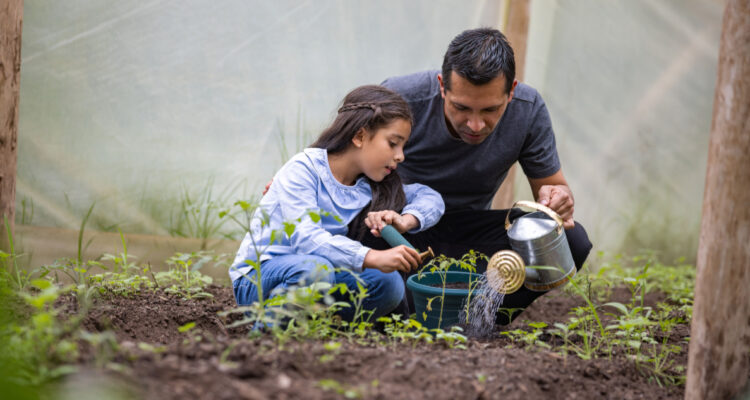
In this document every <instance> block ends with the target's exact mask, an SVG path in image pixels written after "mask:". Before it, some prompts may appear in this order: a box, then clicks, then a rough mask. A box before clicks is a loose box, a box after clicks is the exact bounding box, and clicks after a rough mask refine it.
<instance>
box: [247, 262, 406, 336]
mask: <svg viewBox="0 0 750 400" xmlns="http://www.w3.org/2000/svg"><path fill="white" fill-rule="evenodd" d="M260 271H261V284H262V286H263V297H264V299H268V298H269V297H272V296H274V295H276V294H281V293H283V292H285V291H286V290H287V289H289V288H291V287H295V286H306V285H310V284H312V283H314V282H328V283H330V284H331V285H335V284H338V283H344V284H346V286H347V287H348V288H349V290H350V291H351V292H353V293H357V292H358V291H359V289H358V287H357V279H355V278H354V276H352V274H356V275H357V276H358V277H359V278H360V280H362V281H363V282H364V283H363V286H364V287H365V288H366V289H367V294H368V296H367V297H366V298H365V299H364V301H363V302H362V308H363V309H365V310H371V311H373V314H372V316H371V317H370V321H375V320H376V319H377V318H379V317H382V316H384V315H388V314H389V313H390V312H391V311H393V310H394V309H395V308H396V307H397V306H398V305H399V304H400V303H401V300H402V299H403V298H404V292H405V290H404V280H403V278H401V275H400V274H399V273H398V272H396V271H394V272H391V273H387V274H386V273H383V272H381V271H379V270H376V269H365V270H364V271H362V272H360V273H356V272H351V271H340V272H336V271H334V267H333V266H332V265H331V262H330V261H328V260H327V259H325V258H323V257H319V256H315V255H301V254H290V255H284V256H276V257H274V258H272V259H270V260H267V261H264V262H263V263H262V264H261V266H260ZM248 277H249V278H253V279H255V271H254V270H253V271H251V272H250V273H248ZM233 286H234V298H235V300H236V301H237V304H238V305H240V306H247V305H251V304H253V303H255V302H257V301H258V290H257V288H256V286H255V284H253V283H252V282H251V281H250V280H248V278H246V277H244V276H242V277H240V278H238V279H236V280H235V281H234V283H233ZM336 300H338V301H347V302H349V297H348V296H347V295H344V296H343V297H342V296H337V299H336ZM338 314H339V315H340V316H341V318H342V319H344V320H347V321H351V320H352V319H353V318H354V308H353V307H345V308H343V309H342V310H341V311H339V313H338Z"/></svg>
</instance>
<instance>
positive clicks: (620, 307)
mask: <svg viewBox="0 0 750 400" xmlns="http://www.w3.org/2000/svg"><path fill="white" fill-rule="evenodd" d="M603 306H610V307H614V308H616V309H617V311H620V312H621V313H622V314H623V315H627V314H628V308H627V307H625V306H624V305H623V304H622V303H617V302H610V303H605V304H603V305H602V307H603Z"/></svg>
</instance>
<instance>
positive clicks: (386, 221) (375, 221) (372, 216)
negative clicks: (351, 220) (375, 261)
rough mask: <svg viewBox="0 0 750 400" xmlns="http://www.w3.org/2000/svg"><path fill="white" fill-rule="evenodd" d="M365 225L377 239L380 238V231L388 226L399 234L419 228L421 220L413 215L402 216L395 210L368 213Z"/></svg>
mask: <svg viewBox="0 0 750 400" xmlns="http://www.w3.org/2000/svg"><path fill="white" fill-rule="evenodd" d="M365 225H367V227H368V228H370V232H372V234H373V235H374V236H375V237H380V230H381V229H383V228H385V226H386V225H392V226H393V227H394V228H396V230H397V231H399V233H404V232H407V231H410V230H412V229H414V228H417V227H419V220H417V217H415V216H413V215H411V214H404V215H401V214H399V213H397V212H395V211H393V210H384V211H373V212H369V213H367V218H365Z"/></svg>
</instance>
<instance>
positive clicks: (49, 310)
mask: <svg viewBox="0 0 750 400" xmlns="http://www.w3.org/2000/svg"><path fill="white" fill-rule="evenodd" d="M31 286H32V287H33V288H35V289H36V290H37V292H36V293H27V292H22V293H21V294H20V296H21V298H22V299H23V300H24V301H25V303H26V304H27V305H28V306H30V313H31V315H30V316H29V318H28V319H27V320H26V321H24V322H20V321H15V322H12V323H10V324H8V325H4V326H3V327H1V328H0V329H2V331H0V337H1V338H2V341H3V342H4V343H3V344H4V346H3V347H4V350H3V354H2V357H3V359H4V360H3V362H4V363H7V364H8V365H12V366H13V368H12V371H11V373H12V375H11V378H12V380H13V381H14V383H16V384H18V385H21V386H39V385H41V384H42V383H45V382H47V381H49V380H51V379H55V378H57V377H60V376H62V375H66V374H69V373H71V372H74V371H75V370H76V369H75V367H74V366H73V365H72V363H73V362H74V361H75V360H76V359H77V357H78V354H79V353H78V345H77V339H78V338H79V337H80V336H79V334H80V331H79V330H78V328H79V326H80V323H81V321H82V319H83V316H84V315H85V313H86V310H87V309H86V308H84V309H83V310H81V311H80V312H79V314H78V315H75V316H73V317H71V318H68V319H67V320H65V321H61V320H59V319H58V314H59V310H58V309H56V308H54V306H53V304H54V302H55V300H57V298H58V297H60V296H61V295H63V294H65V293H67V292H69V291H70V290H71V289H72V288H73V287H72V286H66V287H59V286H57V285H54V284H52V283H51V282H49V281H47V280H42V279H37V280H33V281H32V282H31Z"/></svg>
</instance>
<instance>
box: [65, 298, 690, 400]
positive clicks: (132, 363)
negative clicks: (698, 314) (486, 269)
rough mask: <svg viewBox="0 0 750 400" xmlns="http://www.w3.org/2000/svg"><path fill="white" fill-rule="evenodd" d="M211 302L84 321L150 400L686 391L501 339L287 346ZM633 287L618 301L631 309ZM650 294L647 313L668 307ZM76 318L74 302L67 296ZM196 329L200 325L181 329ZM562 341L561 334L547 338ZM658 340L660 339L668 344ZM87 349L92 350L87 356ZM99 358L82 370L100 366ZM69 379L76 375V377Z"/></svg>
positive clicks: (618, 362)
mask: <svg viewBox="0 0 750 400" xmlns="http://www.w3.org/2000/svg"><path fill="white" fill-rule="evenodd" d="M207 292H209V293H211V294H212V295H213V298H208V299H192V300H185V299H183V298H181V297H179V296H177V295H173V294H166V293H163V292H160V291H153V292H142V293H140V294H136V295H132V296H129V297H122V296H101V297H99V298H97V299H96V300H95V304H94V305H93V307H92V308H91V310H90V312H89V314H88V316H87V317H86V319H85V321H84V326H85V327H86V328H87V329H88V330H92V331H96V330H105V329H109V330H111V331H113V332H114V333H115V335H116V338H117V341H118V342H119V344H120V346H119V347H120V349H119V351H118V353H117V355H116V356H115V357H114V358H113V359H112V361H113V362H114V364H112V363H111V362H110V364H112V365H117V366H118V368H116V369H118V370H119V372H112V371H111V370H112V368H109V370H110V372H107V375H108V376H109V377H111V378H114V379H116V380H117V381H119V382H121V383H122V384H124V385H125V387H127V388H128V392H130V393H131V394H134V395H135V396H136V397H144V398H153V399H168V398H174V399H178V398H179V399H184V398H186V396H187V397H188V398H217V399H223V398H226V399H238V398H249V399H264V398H275V399H286V398H290V399H291V398H305V399H324V398H342V397H349V398H383V399H390V398H401V399H421V398H424V399H453V398H461V399H465V398H478V399H481V398H488V399H489V398H497V399H529V398H550V399H567V398H613V399H636V398H649V399H658V398H663V399H670V398H674V399H677V398H682V396H683V390H684V388H683V386H681V385H679V384H678V385H662V386H660V385H659V384H657V382H656V381H655V380H654V379H653V376H652V375H650V374H649V370H648V369H647V368H645V367H643V366H640V367H639V366H637V365H636V363H635V362H634V361H633V359H632V357H628V356H626V355H625V354H620V355H618V354H615V355H614V356H613V357H611V359H610V358H596V359H591V360H583V359H581V358H579V357H577V356H576V355H574V354H572V353H569V354H567V355H563V354H560V352H557V351H551V350H547V349H545V348H542V347H539V346H534V345H529V344H523V343H521V342H519V341H516V340H513V338H512V337H510V336H508V335H503V334H500V333H499V331H498V334H497V335H496V336H495V337H492V338H489V339H483V340H474V339H469V340H468V341H467V342H466V343H465V344H464V345H465V347H466V348H465V349H461V348H449V346H447V345H445V344H442V343H439V342H436V343H423V342H406V343H394V342H389V341H384V342H382V343H379V344H378V343H376V342H373V341H367V342H365V344H359V343H358V342H362V341H358V340H347V339H341V338H338V339H336V340H335V341H329V340H307V341H295V340H291V341H288V342H286V343H284V344H282V345H279V343H278V341H276V340H274V339H273V338H272V337H271V336H270V335H268V334H266V335H265V336H261V337H260V338H254V339H251V338H249V337H248V329H247V327H245V326H243V327H238V328H232V329H227V328H226V325H227V324H228V321H226V320H225V319H224V320H223V319H222V318H220V317H219V316H217V312H219V311H222V310H228V309H231V308H233V307H234V298H233V295H232V292H231V289H230V288H227V287H220V286H210V287H208V289H207ZM630 298H631V293H630V292H629V291H628V290H627V289H625V288H618V289H615V290H613V291H612V298H611V299H610V300H611V301H617V302H621V303H627V302H628V301H630ZM664 298H665V296H664V295H663V294H661V293H649V294H648V295H647V296H646V297H645V305H646V306H649V305H650V306H655V305H656V303H657V302H658V301H661V300H664ZM59 301H60V302H61V304H62V305H64V307H63V308H64V309H67V310H68V311H69V312H71V311H73V310H74V308H75V304H76V302H75V300H74V299H73V297H72V296H66V297H63V298H61V299H60V300H59ZM582 305H584V302H583V300H581V299H577V298H575V297H573V296H570V295H569V294H566V293H564V292H562V291H556V292H552V293H550V294H548V295H546V296H543V297H542V298H540V299H538V300H537V301H536V302H535V303H534V304H533V305H532V306H531V307H530V308H529V309H527V310H526V312H524V313H523V314H522V315H521V316H520V317H519V318H518V319H517V320H516V321H515V322H514V323H513V324H512V325H511V326H509V327H506V328H505V329H506V330H515V329H526V330H528V329H529V328H528V322H529V321H532V322H534V323H539V322H544V323H546V324H547V325H549V326H553V325H554V323H556V322H563V321H567V320H568V318H570V315H568V314H567V313H568V311H569V310H570V309H572V308H573V307H577V306H582ZM191 322H194V323H195V327H194V328H192V329H190V330H189V331H187V332H185V331H183V332H180V329H179V328H180V327H183V326H185V324H189V323H191ZM688 334H689V329H688V326H687V325H686V324H682V325H677V326H676V327H675V328H674V329H672V330H671V333H670V336H669V337H668V338H666V343H667V344H669V345H674V346H679V352H677V353H675V354H674V362H675V364H676V365H682V366H685V365H686V364H687V342H686V341H685V340H684V339H685V338H686V337H687V336H688ZM539 339H540V340H542V341H547V342H550V343H552V344H554V342H555V341H560V339H559V338H557V337H553V336H551V335H546V334H545V335H541V336H540V338H539ZM660 340H661V339H660ZM84 354H85V352H84ZM93 363H94V360H93V355H92V354H89V355H88V357H86V356H84V357H83V361H82V362H81V366H82V367H85V366H91V365H92V364H93ZM68 379H70V378H68Z"/></svg>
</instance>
